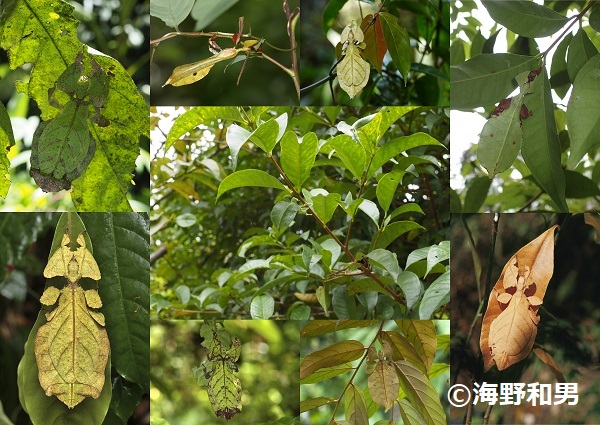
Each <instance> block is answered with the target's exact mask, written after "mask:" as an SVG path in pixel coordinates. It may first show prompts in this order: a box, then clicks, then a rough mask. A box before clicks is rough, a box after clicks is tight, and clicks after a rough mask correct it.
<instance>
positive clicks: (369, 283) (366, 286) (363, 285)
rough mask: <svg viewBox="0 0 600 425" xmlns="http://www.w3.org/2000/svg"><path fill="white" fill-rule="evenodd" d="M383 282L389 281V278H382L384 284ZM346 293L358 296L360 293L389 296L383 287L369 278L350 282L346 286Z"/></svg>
mask: <svg viewBox="0 0 600 425" xmlns="http://www.w3.org/2000/svg"><path fill="white" fill-rule="evenodd" d="M385 280H390V278H389V277H386V278H384V283H387V282H385ZM346 288H347V291H348V294H352V295H354V294H359V293H361V292H369V291H372V292H379V293H380V294H384V295H389V292H388V291H386V290H385V287H384V286H381V285H380V284H379V283H377V282H376V281H375V280H374V279H371V278H370V277H366V278H363V279H357V280H353V281H352V282H350V283H349V284H348V285H347V287H346Z"/></svg>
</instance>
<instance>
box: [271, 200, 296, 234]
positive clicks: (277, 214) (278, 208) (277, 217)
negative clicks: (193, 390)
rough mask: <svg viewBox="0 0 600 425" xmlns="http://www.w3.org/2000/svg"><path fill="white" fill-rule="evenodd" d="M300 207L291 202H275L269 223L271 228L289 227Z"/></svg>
mask: <svg viewBox="0 0 600 425" xmlns="http://www.w3.org/2000/svg"><path fill="white" fill-rule="evenodd" d="M299 210H300V207H298V204H296V203H295V202H291V201H281V202H277V203H276V204H275V206H274V207H273V209H272V210H271V221H272V222H273V226H275V227H276V228H278V229H282V230H283V229H287V228H288V227H290V225H291V224H292V222H293V221H294V218H296V214H298V211H299Z"/></svg>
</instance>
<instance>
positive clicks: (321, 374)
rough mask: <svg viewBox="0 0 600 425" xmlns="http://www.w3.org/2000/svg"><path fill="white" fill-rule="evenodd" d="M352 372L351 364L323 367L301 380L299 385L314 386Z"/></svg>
mask: <svg viewBox="0 0 600 425" xmlns="http://www.w3.org/2000/svg"><path fill="white" fill-rule="evenodd" d="M353 370H354V368H353V367H352V363H344V364H341V365H336V366H331V367H325V368H322V369H320V370H318V371H317V372H314V373H312V374H311V375H309V376H308V377H306V378H304V379H302V380H301V381H300V384H316V383H317V382H322V381H326V380H327V379H330V378H333V377H334V376H338V375H342V374H344V373H348V372H351V371H353Z"/></svg>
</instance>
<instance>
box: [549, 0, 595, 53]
mask: <svg viewBox="0 0 600 425" xmlns="http://www.w3.org/2000/svg"><path fill="white" fill-rule="evenodd" d="M594 3H596V0H592V1H591V2H590V4H588V5H587V6H586V7H585V8H584V9H583V10H582V11H581V13H579V14H578V15H575V16H574V17H573V18H575V19H573V18H571V19H573V21H572V22H571V23H570V24H569V26H568V27H567V28H565V30H564V31H563V32H562V33H561V34H560V35H559V36H558V37H557V38H556V40H554V42H553V43H552V44H551V45H550V47H548V48H547V49H546V50H545V51H544V52H543V53H542V56H546V55H547V54H548V52H549V51H550V50H552V48H553V47H554V46H555V45H556V44H557V43H558V42H559V41H561V39H562V38H563V37H564V36H565V34H566V33H567V32H569V30H570V29H571V27H572V26H573V25H575V22H577V21H580V20H581V18H583V15H585V13H586V12H587V11H588V10H589V9H590V8H591V7H592V6H593V5H594Z"/></svg>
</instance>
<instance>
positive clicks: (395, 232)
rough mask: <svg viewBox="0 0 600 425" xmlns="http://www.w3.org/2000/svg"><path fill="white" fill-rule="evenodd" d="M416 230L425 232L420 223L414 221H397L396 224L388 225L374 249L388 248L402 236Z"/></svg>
mask: <svg viewBox="0 0 600 425" xmlns="http://www.w3.org/2000/svg"><path fill="white" fill-rule="evenodd" d="M414 229H423V230H425V228H424V227H423V226H421V225H420V224H419V223H415V222H414V221H397V222H395V223H392V224H388V225H387V226H385V228H384V229H383V231H382V232H381V234H380V235H379V238H378V239H377V241H376V242H375V245H374V248H386V247H387V246H388V245H389V244H391V243H392V242H394V241H395V240H396V239H398V238H399V237H400V236H402V235H403V234H405V233H407V232H410V231H411V230H414Z"/></svg>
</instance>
